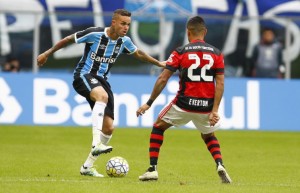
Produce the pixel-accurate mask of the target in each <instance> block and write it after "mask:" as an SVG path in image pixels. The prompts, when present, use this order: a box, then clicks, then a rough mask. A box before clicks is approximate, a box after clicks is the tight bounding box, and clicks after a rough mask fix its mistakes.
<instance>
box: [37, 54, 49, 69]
mask: <svg viewBox="0 0 300 193" xmlns="http://www.w3.org/2000/svg"><path fill="white" fill-rule="evenodd" d="M47 59H48V56H47V55H46V54H45V53H42V54H40V55H39V56H38V57H37V65H38V66H43V65H44V64H45V63H46V62H47Z"/></svg>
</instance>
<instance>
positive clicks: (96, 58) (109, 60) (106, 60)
mask: <svg viewBox="0 0 300 193" xmlns="http://www.w3.org/2000/svg"><path fill="white" fill-rule="evenodd" d="M90 57H91V59H92V60H94V61H96V62H101V63H114V62H115V61H116V59H115V58H106V57H100V56H97V54H96V53H95V52H92V53H91V56H90Z"/></svg>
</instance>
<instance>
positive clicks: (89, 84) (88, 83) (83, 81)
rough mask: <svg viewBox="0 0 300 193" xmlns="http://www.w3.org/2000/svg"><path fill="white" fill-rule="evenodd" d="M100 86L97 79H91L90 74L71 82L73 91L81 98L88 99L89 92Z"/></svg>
mask: <svg viewBox="0 0 300 193" xmlns="http://www.w3.org/2000/svg"><path fill="white" fill-rule="evenodd" d="M101 86H102V84H101V81H99V80H98V79H97V77H93V76H92V75H90V74H85V75H82V76H80V77H78V78H75V79H74V81H73V88H74V90H75V91H76V92H77V93H78V94H80V95H81V96H84V97H85V98H90V93H91V91H92V90H93V89H94V88H97V87H101ZM93 101H95V100H93Z"/></svg>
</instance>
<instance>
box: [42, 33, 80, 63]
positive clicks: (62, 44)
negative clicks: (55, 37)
mask: <svg viewBox="0 0 300 193" xmlns="http://www.w3.org/2000/svg"><path fill="white" fill-rule="evenodd" d="M71 43H75V35H74V34H72V35H69V36H67V37H65V38H63V39H61V40H60V41H58V42H57V43H56V44H55V45H54V46H53V47H52V48H50V49H48V50H47V51H45V52H43V53H42V54H40V55H39V56H38V57H37V65H38V66H43V65H44V64H45V63H46V62H47V59H48V57H49V56H50V55H51V54H53V53H54V52H56V51H57V50H60V49H61V48H64V47H66V46H67V45H68V44H71Z"/></svg>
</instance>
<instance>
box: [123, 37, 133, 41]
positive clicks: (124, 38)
mask: <svg viewBox="0 0 300 193" xmlns="http://www.w3.org/2000/svg"><path fill="white" fill-rule="evenodd" d="M121 39H122V41H123V42H132V40H131V38H130V37H129V36H123V37H122V38H121Z"/></svg>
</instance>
